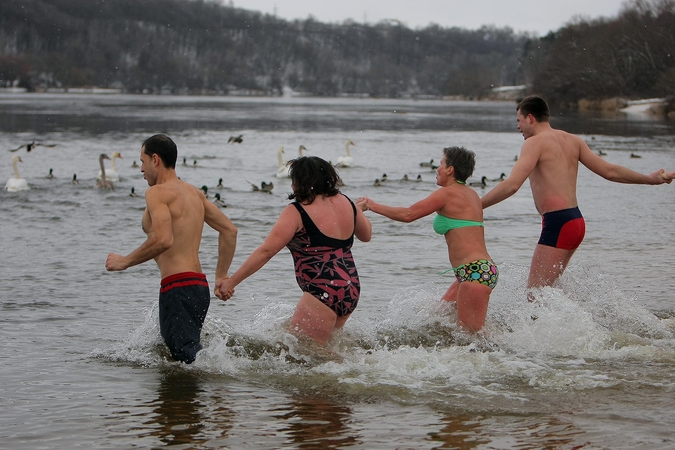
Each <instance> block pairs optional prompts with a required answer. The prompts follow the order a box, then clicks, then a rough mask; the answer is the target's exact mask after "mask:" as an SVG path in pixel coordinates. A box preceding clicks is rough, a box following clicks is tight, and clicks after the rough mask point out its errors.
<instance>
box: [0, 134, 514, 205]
mask: <svg viewBox="0 0 675 450" xmlns="http://www.w3.org/2000/svg"><path fill="white" fill-rule="evenodd" d="M241 142H243V136H242V135H239V136H231V137H230V139H229V140H228V143H230V144H238V143H241ZM355 145H356V144H354V142H353V141H351V140H349V139H348V140H346V141H345V154H344V155H342V156H339V157H338V160H337V163H336V164H335V166H336V167H340V168H349V167H354V158H353V157H352V155H351V151H350V148H351V147H352V146H355ZM37 146H45V147H55V146H56V144H43V143H40V142H36V141H33V142H31V143H28V144H24V145H21V146H19V147H18V148H15V149H11V150H10V152H13V153H14V152H17V151H19V150H21V149H23V148H25V149H26V152H30V151H31V150H33V149H34V148H35V147H37ZM306 151H307V148H306V147H305V146H304V145H300V146H299V147H298V156H299V157H302V156H304V153H303V152H306ZM284 154H285V150H284V147H283V146H280V147H279V148H278V150H277V163H278V168H277V172H276V177H277V178H290V173H289V170H290V167H289V161H285V160H284ZM106 159H107V160H109V161H110V167H109V168H106V165H105V163H104V161H105V160H106ZM118 159H123V158H122V155H121V154H120V152H118V151H114V152H112V154H111V156H110V157H109V156H108V155H107V154H106V153H101V154H100V155H99V157H98V162H99V167H100V168H99V171H98V175H97V177H96V188H99V189H114V187H115V183H117V182H119V180H120V177H119V174H118V171H117V160H118ZM20 162H23V161H22V159H21V157H20V156H19V155H13V156H12V168H13V170H14V176H13V177H11V178H10V179H9V180H7V183H6V184H5V190H7V191H13V192H14V191H22V190H27V189H30V187H29V185H28V182H27V181H26V180H25V179H24V178H22V177H21V175H20V173H19V168H18V163H20ZM183 165H184V166H187V165H188V163H187V160H186V158H183ZM196 165H197V161H196V160H195V161H193V166H196ZM419 166H420V168H426V169H430V170H432V171H434V170H436V169H437V168H438V165H435V164H434V160H433V159H431V160H430V161H428V162H421V163H420V164H419ZM132 167H138V164H137V163H136V161H134V162H133V165H132ZM505 176H506V175H505V174H504V173H502V174H501V176H500V177H498V178H495V179H492V180H488V178H487V177H485V176H483V177H482V178H481V180H480V181H472V182H469V183H467V184H468V185H470V186H477V187H483V188H484V187H486V186H487V182H488V181H493V182H499V181H502V180H503V179H504V178H505ZM46 178H50V179H51V178H54V174H53V171H52V169H49V174H48V175H47V177H46ZM387 180H388V177H387V174H386V173H385V174H382V177H381V178H377V179H376V180H375V183H374V185H375V186H382V185H383V183H384V182H386V181H387ZM400 181H413V179H412V178H409V177H408V174H405V175H404V176H403V178H402V179H401V180H400ZM415 181H417V182H420V181H422V175H419V174H418V175H417V178H416V179H415ZM247 182H248V183H249V184H250V185H251V190H252V191H254V192H265V193H270V194H271V193H272V190H273V189H274V183H273V182H272V181H270V182H265V181H263V182H261V183H260V185H257V184H255V183H251V182H250V181H247ZM72 183H73V184H79V180H78V179H77V174H73V179H72ZM222 183H223V179H222V178H221V179H219V181H218V186H217V187H221V188H222V187H223V184H222ZM201 189H202V190H203V191H204V193H205V194H206V195H207V197H208V187H207V186H202V188H201ZM129 195H130V196H131V197H136V196H137V194H136V192H135V190H134V188H133V187H132V188H131V193H130V194H129ZM213 202H214V203H216V204H217V205H218V206H221V207H226V206H227V205H226V204H225V202H224V200H223V199H222V198H221V197H220V194H218V193H216V194H215V195H214V200H213Z"/></svg>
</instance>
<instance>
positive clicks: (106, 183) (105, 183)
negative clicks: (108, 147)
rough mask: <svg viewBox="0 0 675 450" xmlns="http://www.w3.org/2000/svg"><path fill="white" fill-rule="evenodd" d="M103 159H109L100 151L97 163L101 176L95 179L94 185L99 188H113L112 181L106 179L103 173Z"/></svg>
mask: <svg viewBox="0 0 675 450" xmlns="http://www.w3.org/2000/svg"><path fill="white" fill-rule="evenodd" d="M104 159H110V158H109V157H108V155H106V154H105V153H101V154H100V155H99V157H98V163H99V165H100V166H101V178H100V179H97V180H96V187H97V188H100V189H114V188H115V186H114V185H113V182H112V181H111V180H109V179H108V177H107V175H106V173H105V166H104V165H103V160H104Z"/></svg>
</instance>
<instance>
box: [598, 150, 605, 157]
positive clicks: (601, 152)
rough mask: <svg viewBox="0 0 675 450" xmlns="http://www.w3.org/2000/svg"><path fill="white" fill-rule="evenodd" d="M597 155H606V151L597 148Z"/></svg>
mask: <svg viewBox="0 0 675 450" xmlns="http://www.w3.org/2000/svg"><path fill="white" fill-rule="evenodd" d="M598 156H607V152H603V151H602V150H598Z"/></svg>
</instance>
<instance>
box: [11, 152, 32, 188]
mask: <svg viewBox="0 0 675 450" xmlns="http://www.w3.org/2000/svg"><path fill="white" fill-rule="evenodd" d="M20 162H23V161H22V160H21V157H20V156H19V155H14V156H12V168H14V178H10V179H9V180H7V184H5V190H7V191H11V192H16V191H25V190H27V189H30V187H28V182H26V180H25V179H24V178H21V175H19V167H18V166H17V164H18V163H20Z"/></svg>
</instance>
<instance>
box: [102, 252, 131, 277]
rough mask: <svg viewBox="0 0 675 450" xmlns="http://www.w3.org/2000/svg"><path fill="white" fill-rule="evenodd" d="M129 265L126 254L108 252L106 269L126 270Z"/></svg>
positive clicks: (114, 270)
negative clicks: (125, 258)
mask: <svg viewBox="0 0 675 450" xmlns="http://www.w3.org/2000/svg"><path fill="white" fill-rule="evenodd" d="M128 268H129V266H127V265H126V263H125V262H124V256H122V255H118V254H116V253H110V254H108V259H106V261H105V270H107V271H108V272H116V271H118V270H126V269H128Z"/></svg>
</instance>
